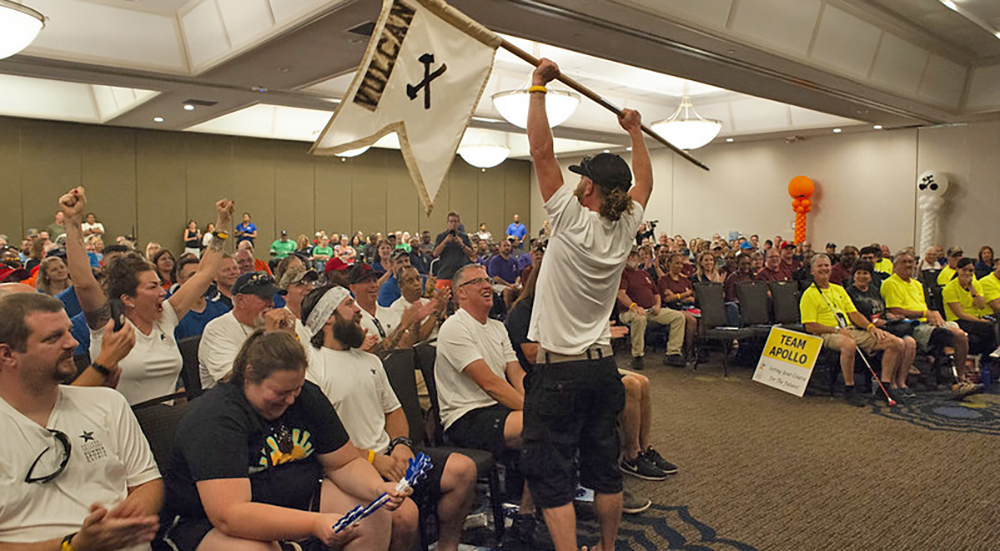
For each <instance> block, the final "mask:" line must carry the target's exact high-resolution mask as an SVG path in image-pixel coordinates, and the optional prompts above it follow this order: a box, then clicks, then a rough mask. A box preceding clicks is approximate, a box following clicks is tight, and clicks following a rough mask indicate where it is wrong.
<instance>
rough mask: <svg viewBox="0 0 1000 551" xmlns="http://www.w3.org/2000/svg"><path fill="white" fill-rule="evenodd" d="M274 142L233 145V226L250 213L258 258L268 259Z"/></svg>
mask: <svg viewBox="0 0 1000 551" xmlns="http://www.w3.org/2000/svg"><path fill="white" fill-rule="evenodd" d="M273 148H274V142H269V141H266V140H253V139H239V138H234V141H233V199H234V200H235V201H236V215H235V216H234V217H233V218H234V225H235V224H238V223H239V220H240V219H241V217H242V216H243V213H244V212H249V213H250V216H251V219H252V221H253V223H254V224H256V225H257V242H256V243H255V247H256V251H257V257H258V258H261V259H266V258H267V251H268V249H269V248H270V247H271V242H272V241H274V225H275V224H274V157H273V154H272V152H273V150H274V149H273Z"/></svg>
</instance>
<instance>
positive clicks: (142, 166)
mask: <svg viewBox="0 0 1000 551" xmlns="http://www.w3.org/2000/svg"><path fill="white" fill-rule="evenodd" d="M188 139H189V136H186V135H184V134H179V133H172V132H139V133H138V134H137V136H136V210H137V215H136V218H137V220H138V224H137V232H138V233H137V235H136V237H137V239H138V241H139V243H138V245H139V247H140V248H143V249H144V248H145V246H146V244H147V243H148V242H150V241H157V242H161V244H163V243H174V242H175V241H177V240H178V239H179V237H177V236H175V235H174V234H175V233H176V234H178V235H179V234H180V227H181V226H182V225H183V224H184V222H186V220H184V211H185V208H186V206H187V201H186V200H185V193H184V189H185V187H186V185H187V144H188ZM178 190H180V191H178Z"/></svg>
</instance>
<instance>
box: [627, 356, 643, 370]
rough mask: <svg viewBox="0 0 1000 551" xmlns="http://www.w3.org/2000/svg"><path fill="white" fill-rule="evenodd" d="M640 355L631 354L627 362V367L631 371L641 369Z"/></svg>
mask: <svg viewBox="0 0 1000 551" xmlns="http://www.w3.org/2000/svg"><path fill="white" fill-rule="evenodd" d="M642 362H643V360H642V356H632V362H631V363H629V365H628V367H629V369H631V370H633V371H642V367H643V366H642Z"/></svg>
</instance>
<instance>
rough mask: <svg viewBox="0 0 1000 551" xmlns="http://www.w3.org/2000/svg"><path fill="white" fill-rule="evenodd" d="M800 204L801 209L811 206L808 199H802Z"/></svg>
mask: <svg viewBox="0 0 1000 551" xmlns="http://www.w3.org/2000/svg"><path fill="white" fill-rule="evenodd" d="M801 204H802V206H803V207H805V208H809V207H811V206H812V201H810V200H809V199H803V200H802V203H801Z"/></svg>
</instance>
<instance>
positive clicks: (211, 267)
mask: <svg viewBox="0 0 1000 551" xmlns="http://www.w3.org/2000/svg"><path fill="white" fill-rule="evenodd" d="M234 207H235V205H234V203H233V202H232V201H230V200H228V199H222V200H220V201H219V202H217V203H216V204H215V210H216V213H217V214H216V219H215V227H216V230H217V231H218V232H222V231H223V228H228V227H229V221H230V219H231V218H232V216H233V208H234ZM224 244H225V241H224V240H223V239H219V238H218V237H216V236H214V235H213V236H212V241H211V242H210V243H209V244H208V248H207V249H205V252H204V254H202V255H201V262H199V263H198V271H197V272H195V273H194V275H193V276H191V279H189V280H187V281H186V282H184V285H181V286H180V288H179V289H177V292H176V293H174V294H173V296H171V297H170V299H168V301H167V302H169V303H170V306H172V307H173V309H174V313H175V314H177V319H181V318H183V317H184V314H187V313H188V310H190V309H191V306H192V305H194V303H195V302H197V301H198V298H199V297H201V296H202V295H204V294H205V291H207V290H208V286H209V285H211V283H212V280H213V279H215V269H216V268H217V267H218V266H219V259H221V258H222V247H223V245H224Z"/></svg>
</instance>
